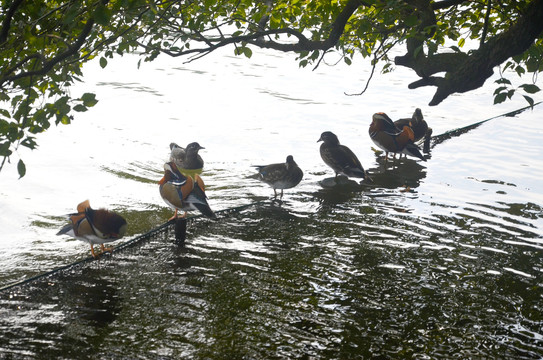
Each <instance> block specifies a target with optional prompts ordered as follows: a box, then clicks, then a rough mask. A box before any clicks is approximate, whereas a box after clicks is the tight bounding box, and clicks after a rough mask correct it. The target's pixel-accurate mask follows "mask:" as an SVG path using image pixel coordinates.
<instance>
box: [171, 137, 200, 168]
mask: <svg viewBox="0 0 543 360" xmlns="http://www.w3.org/2000/svg"><path fill="white" fill-rule="evenodd" d="M201 149H205V147H203V146H200V144H198V143H197V142H192V143H190V144H188V145H187V147H186V148H182V147H181V146H179V145H177V144H176V143H171V144H170V150H171V153H170V161H173V162H175V165H176V166H177V169H179V171H180V172H181V173H185V172H187V173H189V175H192V173H197V174H199V173H201V172H202V169H203V167H204V160H203V159H202V157H201V156H200V155H199V154H198V151H199V150H201ZM186 170H191V171H186Z"/></svg>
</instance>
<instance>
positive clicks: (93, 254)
mask: <svg viewBox="0 0 543 360" xmlns="http://www.w3.org/2000/svg"><path fill="white" fill-rule="evenodd" d="M90 247H91V254H92V257H93V258H95V259H98V256H99V255H96V253H95V252H94V247H93V246H92V244H90Z"/></svg>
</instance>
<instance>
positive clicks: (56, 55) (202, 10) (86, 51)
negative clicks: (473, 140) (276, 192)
mask: <svg viewBox="0 0 543 360" xmlns="http://www.w3.org/2000/svg"><path fill="white" fill-rule="evenodd" d="M538 2H541V0H531V1H527V2H524V1H517V0H507V1H501V2H495V1H490V0H476V1H465V0H441V1H431V0H257V1H254V0H252V1H249V0H188V1H186V0H184V1H181V0H66V1H62V0H33V1H24V0H11V1H9V2H5V3H3V4H2V5H1V8H0V104H1V105H0V158H1V159H3V161H2V162H1V163H0V170H1V168H2V166H3V165H4V163H5V162H6V160H9V159H10V157H11V156H13V155H14V154H15V153H16V152H17V149H18V147H19V146H23V147H28V148H31V149H33V148H35V147H36V141H35V135H36V134H38V133H40V132H43V131H45V130H47V129H48V128H49V127H50V125H51V124H52V123H55V124H68V123H70V122H71V121H73V120H74V115H75V114H77V112H81V111H86V110H87V109H88V108H89V107H92V106H94V105H95V104H96V101H97V100H96V97H95V96H94V95H93V94H83V95H76V96H73V95H72V94H70V91H69V89H70V86H72V85H73V84H74V83H76V82H78V81H81V77H82V67H83V65H84V64H85V63H86V62H87V61H90V60H92V59H93V58H96V57H97V58H98V61H99V64H100V66H101V67H106V66H107V65H108V63H109V61H110V60H111V59H112V58H113V57H115V56H119V55H123V54H125V53H133V52H138V53H139V54H141V60H140V61H153V60H154V59H155V58H156V57H157V56H159V55H160V54H167V55H169V56H174V57H184V58H185V61H195V60H197V59H199V58H201V57H203V56H206V55H208V54H210V53H211V52H213V51H215V50H216V49H219V48H222V47H225V46H231V47H232V48H233V51H234V54H235V55H241V56H245V57H248V58H250V57H251V56H252V54H253V50H252V49H253V48H254V47H259V48H267V49H273V50H277V51H284V52H295V53H296V54H297V55H298V57H297V61H298V62H299V65H300V66H301V67H305V66H314V67H317V66H319V64H321V62H323V61H324V62H325V63H326V59H329V58H330V56H327V55H329V54H331V53H334V54H336V56H335V57H333V58H334V59H337V58H338V55H339V59H340V61H341V60H342V61H344V62H345V63H347V64H349V65H350V64H352V63H353V61H354V60H355V59H356V58H357V57H362V58H369V59H371V63H372V65H373V66H374V68H375V67H376V66H377V65H378V64H380V65H382V66H381V69H382V71H383V72H389V71H393V70H394V67H395V66H398V65H399V66H407V67H409V68H411V69H412V70H413V71H415V72H416V73H417V75H418V76H419V77H420V80H419V81H418V82H416V83H413V84H411V85H410V88H415V87H418V86H436V87H437V89H438V90H437V92H436V96H435V97H434V99H433V102H434V103H439V102H440V101H442V100H443V99H444V98H445V97H447V96H448V95H449V94H450V93H454V92H465V91H469V90H471V89H473V88H476V87H478V86H481V85H482V83H483V82H484V81H485V80H486V78H488V77H489V76H490V75H491V74H492V68H493V67H494V66H496V65H499V64H502V63H503V64H502V68H501V74H502V78H501V79H500V80H499V81H498V84H497V86H498V87H497V89H496V91H495V93H494V102H495V103H499V102H502V101H505V100H506V99H510V98H511V97H512V96H513V95H514V94H515V92H516V91H522V92H523V93H524V95H523V96H524V97H525V99H526V100H527V101H528V102H529V103H530V104H531V105H533V103H534V101H533V99H532V98H531V95H532V94H534V93H536V92H538V91H540V89H539V87H538V86H537V85H536V81H537V75H538V73H539V71H541V68H542V66H543V65H542V59H543V45H542V43H541V42H542V39H541V34H540V33H536V34H535V35H534V34H530V35H525V36H528V37H529V36H531V37H533V38H534V39H528V40H530V41H531V42H525V43H524V44H528V45H523V46H517V48H515V49H513V50H511V51H512V53H507V51H506V52H503V49H500V48H499V46H497V45H496V44H498V43H499V41H500V37H503V36H504V35H506V34H507V33H508V32H509V31H510V30H511V29H514V28H515V27H516V26H517V23H518V22H521V20H522V19H523V18H524V17H526V15H527V14H530V13H531V12H533V11H536V10H537V9H540V8H541V6H540V7H537V6H536V7H534V6H533V5H534V4H535V5H538ZM534 9H536V10H534ZM538 11H539V10H538ZM532 22H533V20H532ZM536 22H537V21H536ZM528 25H529V24H528ZM536 28H537V27H536ZM537 29H539V28H537ZM538 31H539V30H538ZM532 40H535V41H532ZM502 43H503V41H502ZM501 46H502V47H503V45H501ZM513 47H514V46H512V48H513ZM402 48H403V49H404V50H405V55H403V56H398V54H399V53H400V52H399V50H401V49H402ZM483 50H484V51H483ZM481 53H483V55H485V54H490V55H489V56H491V57H494V58H495V60H494V62H493V61H489V59H488V58H485V56H483V55H481ZM392 54H394V55H395V56H393V55H392ZM325 58H326V59H325ZM473 59H475V60H473ZM333 63H337V61H336V60H334V61H333ZM485 66H486V67H485ZM439 73H446V75H445V76H444V77H442V78H440V77H436V76H435V74H439ZM473 73H476V74H481V76H480V79H479V78H477V76H475V77H474V76H473ZM372 74H373V72H372ZM513 74H517V75H519V76H522V78H526V77H527V76H526V75H528V77H529V76H530V75H531V79H529V80H530V81H528V82H526V83H525V84H523V85H521V86H519V87H517V88H513V87H512V86H511V85H510V84H511V82H510V81H509V80H508V79H507V77H508V76H510V75H513ZM462 76H464V78H463V77H462ZM474 78H476V79H474ZM368 81H369V80H368ZM366 88H367V84H366ZM439 92H441V94H439ZM434 100H435V101H434ZM21 164H22V165H21V166H19V174H20V175H21V176H22V175H24V172H25V168H24V163H22V161H21Z"/></svg>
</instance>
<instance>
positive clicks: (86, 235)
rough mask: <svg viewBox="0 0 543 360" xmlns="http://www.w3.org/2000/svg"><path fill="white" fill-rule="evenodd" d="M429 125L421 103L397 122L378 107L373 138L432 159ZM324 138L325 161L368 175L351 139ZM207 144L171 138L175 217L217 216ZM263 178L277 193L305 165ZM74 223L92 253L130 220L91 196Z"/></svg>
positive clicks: (162, 186)
mask: <svg viewBox="0 0 543 360" xmlns="http://www.w3.org/2000/svg"><path fill="white" fill-rule="evenodd" d="M427 131H428V125H427V124H426V121H424V119H423V117H422V112H421V110H420V109H416V110H415V113H414V114H413V116H412V118H411V119H400V120H398V121H396V122H393V121H392V120H391V119H390V118H389V117H388V116H387V115H386V114H385V113H376V114H374V115H373V117H372V123H371V124H370V128H369V135H370V137H371V139H372V140H373V142H374V143H375V144H376V145H377V146H378V147H380V148H381V149H383V150H384V151H385V152H386V155H385V161H386V158H388V153H389V152H391V153H394V157H395V154H396V153H403V154H406V155H410V156H415V157H417V158H419V159H421V160H423V161H426V159H425V158H424V157H423V156H422V154H421V153H420V150H419V148H418V147H417V145H415V143H414V142H415V141H418V140H420V139H422V138H423V137H424V136H425V135H426V133H427ZM320 141H322V142H323V143H322V145H321V146H320V154H321V157H322V159H323V161H324V162H325V163H326V164H327V165H328V166H330V167H331V168H332V169H333V170H334V172H335V174H336V177H337V176H338V175H339V174H342V175H345V176H347V177H357V178H363V179H364V178H365V177H366V172H365V171H364V168H363V167H362V164H361V163H360V161H359V160H358V158H357V157H356V155H355V154H354V153H353V152H352V151H351V149H349V148H348V147H347V146H345V145H341V144H340V143H339V140H338V137H337V136H336V135H335V134H334V133H332V132H330V131H325V132H323V133H322V134H321V136H320V138H319V140H317V142H320ZM201 149H204V147H202V146H200V145H199V144H198V143H197V142H193V143H190V144H189V145H187V147H186V148H182V147H180V146H179V145H177V144H175V143H171V144H170V150H171V153H170V161H169V162H167V163H165V164H164V176H163V177H162V179H160V181H159V192H160V195H161V197H162V199H163V200H164V202H166V204H168V206H170V207H171V208H173V209H175V214H174V216H173V217H172V218H170V220H172V219H174V218H177V216H178V211H184V215H183V217H184V216H186V212H187V211H190V210H198V211H200V212H201V213H202V214H203V215H205V216H207V217H210V218H214V217H215V214H214V213H213V211H212V210H211V208H210V207H209V204H208V202H207V196H206V195H205V184H204V182H203V180H202V178H201V177H200V176H199V174H200V173H201V172H202V169H203V166H204V162H203V160H202V158H201V156H200V155H199V154H198V151H199V150H201ZM254 167H256V168H257V170H258V178H259V179H260V180H261V181H263V182H265V183H267V184H269V185H270V186H271V187H272V188H273V192H274V197H275V198H277V190H278V189H279V190H281V198H282V197H283V190H284V189H290V188H293V187H295V186H296V185H298V184H299V183H300V181H301V180H302V178H303V171H302V170H301V169H300V167H299V166H298V165H297V164H296V162H295V161H294V158H293V156H292V155H289V156H287V159H286V162H285V163H277V164H270V165H256V166H254ZM69 219H70V224H68V225H66V226H64V227H63V228H62V229H61V230H60V231H59V232H58V233H57V235H63V234H66V235H70V236H72V237H75V238H76V239H80V240H83V241H86V242H88V243H89V244H90V247H91V254H92V256H93V257H95V258H96V257H98V256H99V255H100V254H101V253H100V254H96V253H95V252H94V248H93V245H95V244H99V245H100V247H101V250H102V253H103V252H105V251H111V249H109V248H106V247H105V246H104V243H107V242H110V241H115V240H118V239H120V238H121V237H123V236H124V234H125V233H126V228H127V223H126V220H125V219H124V218H123V217H121V216H120V215H118V214H116V213H114V212H111V211H108V210H106V209H98V210H94V209H92V208H91V207H90V203H89V201H88V200H86V201H84V202H82V203H80V204H79V205H78V206H77V213H74V214H70V215H69Z"/></svg>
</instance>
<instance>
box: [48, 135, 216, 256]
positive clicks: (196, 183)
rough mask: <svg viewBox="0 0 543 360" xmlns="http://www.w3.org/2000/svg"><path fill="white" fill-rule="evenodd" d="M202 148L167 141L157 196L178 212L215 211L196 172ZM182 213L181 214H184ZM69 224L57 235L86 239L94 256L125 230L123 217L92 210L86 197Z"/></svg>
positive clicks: (192, 144) (202, 164) (119, 236)
mask: <svg viewBox="0 0 543 360" xmlns="http://www.w3.org/2000/svg"><path fill="white" fill-rule="evenodd" d="M200 149H204V147H202V146H200V145H199V144H198V143H191V144H189V145H188V146H187V148H186V149H184V148H182V147H180V146H178V145H177V144H175V143H171V144H170V150H171V154H170V161H169V162H167V163H166V164H164V176H163V177H162V179H161V180H160V181H159V191H160V195H161V196H162V198H163V199H164V201H165V202H166V204H168V205H169V206H170V207H172V208H174V209H175V214H174V216H173V217H172V218H171V219H170V220H172V219H173V218H177V214H178V211H179V210H181V211H185V215H186V211H189V210H199V211H200V212H201V213H202V214H204V215H206V216H208V217H212V218H213V217H215V214H214V213H213V211H212V210H211V208H210V207H209V204H208V203H207V197H206V195H205V185H204V182H203V180H202V178H201V177H200V176H199V173H201V172H202V168H203V166H204V162H203V160H202V158H201V157H200V155H198V151H199V150H200ZM185 215H183V216H185ZM68 216H69V220H70V223H69V224H67V225H66V226H64V227H63V228H62V229H61V230H60V231H59V232H58V233H57V235H70V236H72V237H74V238H76V239H78V240H82V241H85V242H88V243H89V244H90V248H91V254H92V256H93V257H94V258H97V257H99V256H100V255H101V254H102V253H104V252H106V251H109V252H111V251H112V249H111V248H106V247H105V246H104V243H108V242H112V241H116V240H119V239H120V238H122V237H123V236H124V235H125V233H126V228H127V222H126V220H125V219H124V218H123V217H122V216H120V215H119V214H116V213H114V212H112V211H109V210H106V209H97V210H95V209H92V208H91V206H90V203H89V201H88V200H85V201H83V202H82V203H80V204H79V205H77V213H73V214H69V215H68ZM94 245H100V248H101V252H100V253H96V252H95V251H94Z"/></svg>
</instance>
